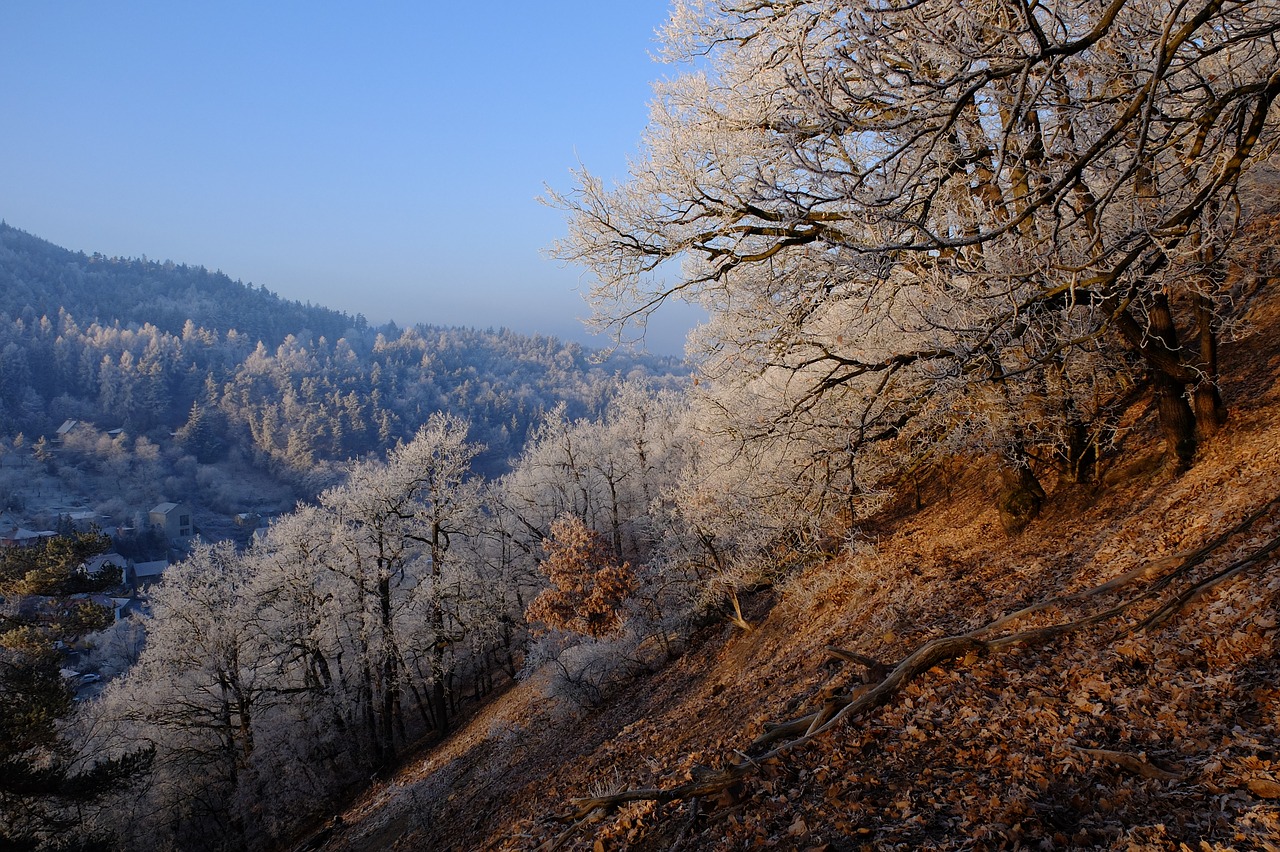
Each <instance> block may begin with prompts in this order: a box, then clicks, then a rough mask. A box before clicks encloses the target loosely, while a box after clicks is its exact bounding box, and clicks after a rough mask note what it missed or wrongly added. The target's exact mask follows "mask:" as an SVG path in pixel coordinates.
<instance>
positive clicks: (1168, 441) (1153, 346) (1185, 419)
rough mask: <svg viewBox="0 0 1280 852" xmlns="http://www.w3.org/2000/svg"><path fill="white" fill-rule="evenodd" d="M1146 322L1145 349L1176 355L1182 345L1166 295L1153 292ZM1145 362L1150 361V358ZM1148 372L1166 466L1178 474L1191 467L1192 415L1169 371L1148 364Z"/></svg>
mask: <svg viewBox="0 0 1280 852" xmlns="http://www.w3.org/2000/svg"><path fill="white" fill-rule="evenodd" d="M1150 321H1151V332H1150V339H1148V341H1147V348H1148V349H1149V350H1154V351H1159V350H1160V349H1163V350H1164V352H1162V353H1160V354H1161V355H1172V356H1174V357H1177V356H1178V353H1179V350H1180V349H1181V348H1182V347H1181V346H1180V345H1179V344H1178V330H1177V328H1176V327H1175V326H1174V324H1173V311H1172V310H1171V309H1170V307H1169V298H1168V296H1165V295H1164V294H1163V293H1161V294H1159V295H1157V296H1156V297H1155V299H1154V301H1153V302H1152V306H1151V313H1150ZM1179 360H1180V361H1181V360H1182V359H1179ZM1148 361H1149V362H1151V359H1150V358H1149V359H1148ZM1151 373H1152V378H1153V380H1154V383H1155V396H1156V409H1157V411H1158V412H1159V415H1160V431H1161V432H1162V433H1163V434H1164V440H1165V447H1166V451H1167V453H1168V455H1167V460H1166V465H1167V466H1168V467H1169V469H1171V470H1173V471H1174V472H1176V473H1181V472H1182V471H1184V470H1186V469H1187V468H1189V467H1190V466H1191V462H1192V460H1193V459H1194V458H1195V455H1196V416H1195V413H1194V412H1193V411H1192V410H1191V406H1190V404H1188V402H1187V395H1186V385H1185V383H1184V382H1182V381H1179V379H1178V378H1177V377H1175V376H1174V375H1173V373H1172V371H1171V370H1168V369H1164V368H1163V367H1162V366H1161V365H1160V364H1159V363H1153V364H1152V369H1151Z"/></svg>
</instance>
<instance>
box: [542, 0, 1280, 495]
mask: <svg viewBox="0 0 1280 852" xmlns="http://www.w3.org/2000/svg"><path fill="white" fill-rule="evenodd" d="M1278 30H1280V4H1277V3H1276V2H1274V0H1255V2H1249V3H1241V2H1223V0H1197V2H1192V3H1174V2H1169V0H1111V2H1107V3H1096V2H1083V0H1056V2H1049V3H1033V4H1029V3H1025V2H1021V0H984V2H978V3H969V4H964V5H963V7H961V6H957V5H956V4H954V3H952V2H949V1H948V0H915V1H914V2H897V0H890V2H877V3H854V4H847V3H837V2H834V0H814V2H790V3H774V2H764V3H759V2H736V0H719V2H716V0H686V2H679V3H677V4H676V7H675V10H674V12H673V15H672V18H671V21H670V22H669V24H668V26H667V28H666V30H665V33H664V49H665V52H666V54H667V55H668V56H669V57H670V58H672V59H674V60H697V61H698V63H699V70H696V71H690V72H688V73H685V74H682V75H680V76H678V77H676V78H675V79H673V80H671V81H669V82H666V83H663V84H660V85H659V86H658V87H657V88H656V91H657V97H656V99H655V102H654V105H653V114H652V120H651V124H650V127H649V129H648V131H647V133H646V135H645V137H644V140H643V149H642V153H641V155H640V156H639V157H637V158H636V159H635V160H634V162H633V164H632V167H631V175H630V178H629V180H628V181H627V182H625V183H624V184H622V185H621V186H618V187H613V188H608V187H606V186H605V185H604V183H603V182H602V181H601V180H600V179H599V178H597V177H595V176H593V175H591V174H589V173H587V172H586V171H585V170H584V171H581V172H579V174H578V178H579V184H578V186H577V188H576V189H574V190H573V191H571V192H569V193H563V194H562V193H552V194H551V201H552V203H554V204H557V205H559V206H561V207H563V208H564V209H566V210H567V211H568V212H569V215H570V233H569V236H568V237H567V238H566V239H564V240H562V241H561V242H559V243H557V244H556V245H555V246H554V249H553V250H554V252H555V254H556V255H557V256H558V257H560V258H562V259H565V260H570V261H574V262H578V263H581V264H584V265H585V266H586V267H587V268H588V269H589V270H590V271H591V272H592V273H593V274H594V275H595V277H596V283H595V286H594V288H593V291H592V298H593V300H594V304H595V306H596V311H597V314H596V317H597V320H598V322H599V323H600V324H602V325H604V326H612V327H613V328H614V329H615V330H616V331H619V332H620V333H624V332H625V330H626V329H627V328H630V327H633V326H635V325H639V326H641V327H642V326H643V323H644V321H645V319H646V318H647V317H648V315H649V314H650V313H651V312H652V311H653V310H655V309H657V308H658V307H659V306H660V305H661V304H662V303H663V302H665V301H666V300H668V299H671V298H685V299H690V300H698V301H700V302H701V303H702V304H703V305H705V306H706V307H707V308H708V309H709V310H710V311H711V314H712V322H711V323H710V325H709V326H708V327H707V329H705V330H704V334H703V336H702V339H701V347H702V350H703V352H704V355H705V356H706V358H707V360H706V364H707V371H708V380H709V381H710V382H711V383H713V386H714V387H716V388H718V389H720V390H721V406H722V408H723V409H724V411H725V412H726V413H727V414H729V415H731V416H729V417H728V418H726V423H727V424H728V426H727V428H728V429H729V430H731V431H733V432H735V433H736V434H737V435H738V437H740V438H742V439H744V440H759V439H768V438H777V437H781V438H782V439H784V440H788V441H794V440H796V439H797V438H799V437H800V436H802V435H803V436H804V440H808V441H811V442H813V443H814V444H815V450H816V452H815V454H814V456H813V462H814V464H815V465H816V466H818V467H821V468H822V469H823V470H837V469H839V467H840V462H841V459H842V457H849V456H855V457H858V456H860V457H861V458H862V459H866V458H868V457H869V456H871V454H869V453H864V452H862V451H863V450H864V449H866V448H867V447H868V446H870V445H872V444H876V443H879V442H882V441H884V440H886V439H895V440H899V441H900V442H902V441H904V440H905V441H907V442H915V443H917V444H918V445H920V446H921V447H924V446H931V445H942V446H947V445H948V444H961V445H965V444H967V445H969V446H972V445H974V444H978V445H981V446H984V447H985V448H988V449H997V450H999V451H1000V452H1001V453H1002V454H1003V455H1004V456H1005V457H1006V458H1007V459H1008V460H1009V462H1010V466H1011V468H1012V469H1014V470H1021V471H1026V470H1027V460H1028V452H1029V449H1030V448H1031V446H1032V445H1033V444H1036V443H1042V444H1044V445H1046V446H1050V447H1053V448H1054V450H1055V453H1057V454H1058V456H1059V457H1060V461H1061V464H1062V467H1063V468H1064V470H1066V471H1068V472H1070V473H1071V475H1075V476H1082V475H1087V474H1088V466H1089V464H1090V463H1091V462H1090V459H1091V456H1090V449H1089V447H1090V443H1091V440H1094V439H1096V438H1097V435H1096V434H1094V435H1090V433H1089V429H1090V427H1091V426H1092V425H1093V424H1092V421H1091V418H1093V417H1095V416H1097V415H1098V414H1099V413H1100V412H1099V411H1098V410H1097V406H1096V405H1095V404H1094V403H1093V402H1092V401H1094V400H1096V399H1098V398H1099V397H1100V396H1105V394H1106V392H1107V391H1109V390H1110V389H1111V385H1112V383H1113V377H1114V376H1115V375H1116V373H1117V372H1121V371H1124V370H1126V369H1130V368H1132V367H1133V366H1135V365H1140V367H1141V368H1142V369H1143V370H1144V371H1145V373H1146V374H1147V375H1148V376H1149V377H1150V380H1151V382H1152V385H1153V387H1154V389H1155V394H1156V398H1157V401H1158V406H1159V412H1160V422H1161V425H1162V428H1163V430H1164V432H1165V435H1166V437H1167V443H1168V447H1169V456H1170V459H1171V461H1172V464H1173V466H1174V467H1181V466H1184V465H1186V464H1188V463H1189V462H1190V460H1191V457H1192V455H1193V453H1194V450H1195V447H1196V440H1197V434H1196V427H1197V424H1198V425H1199V427H1200V433H1201V434H1202V435H1207V434H1210V433H1212V431H1213V429H1214V427H1215V425H1216V424H1217V423H1219V422H1220V421H1221V419H1222V417H1223V416H1224V412H1225V409H1224V407H1223V405H1222V401H1221V398H1220V395H1219V394H1218V391H1217V387H1216V377H1217V364H1216V334H1217V323H1218V322H1219V321H1220V319H1221V318H1222V316H1223V315H1224V314H1225V313H1226V312H1227V311H1228V310H1229V308H1230V307H1231V297H1232V294H1231V293H1230V292H1229V290H1228V289H1227V287H1226V283H1225V281H1224V278H1223V274H1222V270H1223V264H1224V258H1225V255H1226V252H1227V251H1228V250H1229V248H1230V244H1231V239H1232V236H1233V234H1234V233H1235V232H1236V230H1237V227H1238V225H1239V222H1238V219H1237V218H1236V216H1235V211H1236V209H1237V207H1236V197H1235V192H1236V189H1235V188H1236V186H1237V183H1238V180H1239V178H1240V176H1241V174H1242V173H1243V172H1244V171H1245V170H1246V169H1247V168H1248V167H1249V165H1250V164H1251V163H1253V162H1255V161H1257V160H1259V159H1260V158H1262V157H1265V156H1266V155H1268V153H1269V152H1270V151H1271V150H1272V149H1273V148H1274V147H1275V144H1276V140H1277V135H1276V129H1277V123H1276V121H1275V119H1274V117H1273V115H1272V113H1273V110H1272V103H1273V100H1274V98H1275V97H1276V95H1277V93H1280V60H1278V58H1277V57H1278V56H1280V54H1278V52H1277V49H1276V41H1275V39H1276V35H1277V31H1278ZM670 261H683V269H682V271H681V273H680V274H679V275H676V276H671V275H669V274H668V273H667V270H666V266H667V265H668V263H669V262H670ZM1188 335H1190V340H1192V341H1194V342H1193V343H1187V342H1185V341H1186V340H1187V337H1188ZM1188 391H1190V394H1191V396H1192V397H1193V400H1194V409H1193V408H1192V406H1191V405H1190V404H1189V403H1188V399H1187V397H1188ZM908 433H910V434H908ZM847 467H848V470H847V471H846V474H845V482H844V483H843V485H842V487H843V488H845V489H846V490H847V491H848V492H849V493H854V492H856V490H857V489H858V487H859V479H860V478H862V476H865V474H863V475H860V473H859V471H858V470H857V468H856V465H854V464H852V463H850V464H849V465H848V466H847ZM1022 485H1023V487H1024V489H1031V490H1034V488H1035V487H1036V486H1035V485H1034V483H1029V482H1025V481H1024V482H1023V483H1022Z"/></svg>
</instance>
